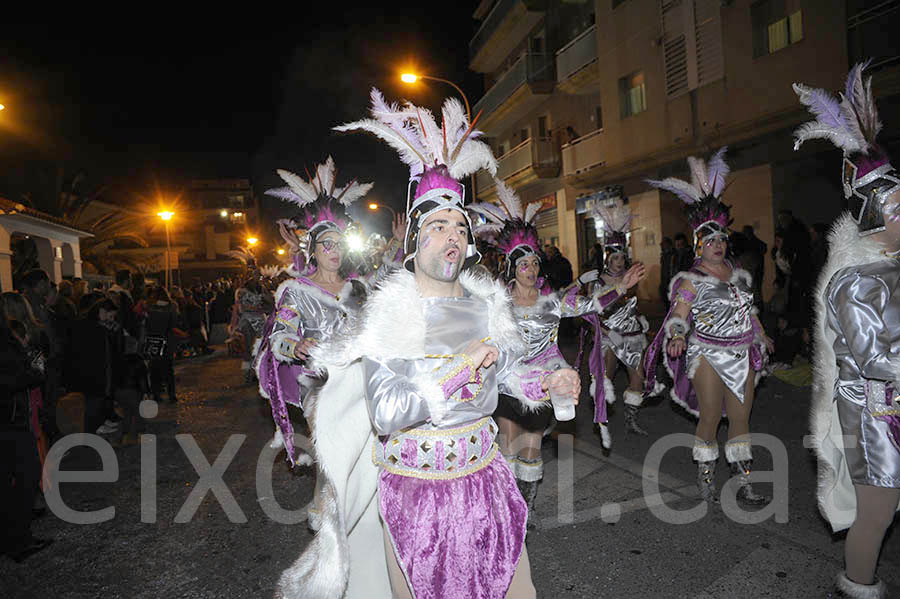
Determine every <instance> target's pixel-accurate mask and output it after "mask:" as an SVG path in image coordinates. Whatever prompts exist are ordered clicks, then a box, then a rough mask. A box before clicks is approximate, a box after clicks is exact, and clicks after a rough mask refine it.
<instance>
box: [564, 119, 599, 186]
mask: <svg viewBox="0 0 900 599" xmlns="http://www.w3.org/2000/svg"><path fill="white" fill-rule="evenodd" d="M605 142H606V139H605V138H604V137H603V129H597V130H596V131H592V132H590V133H588V134H587V135H585V136H583V137H579V138H578V139H575V140H573V141H571V142H569V143H567V144H566V145H564V146H563V147H562V164H563V166H562V170H563V176H564V177H568V176H569V175H577V174H580V173H583V172H585V171H587V170H589V169H591V168H594V167H595V166H600V165H601V164H603V163H604V162H606V156H605V155H604V150H605V148H604V144H605Z"/></svg>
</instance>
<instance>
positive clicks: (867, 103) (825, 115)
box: [794, 60, 900, 235]
mask: <svg viewBox="0 0 900 599" xmlns="http://www.w3.org/2000/svg"><path fill="white" fill-rule="evenodd" d="M869 62H870V61H868V60H867V61H866V62H861V63H857V64H855V65H854V66H853V68H852V69H850V72H849V73H848V74H847V83H846V86H845V88H844V92H843V93H840V94H839V95H840V100H838V98H835V97H834V96H832V95H831V94H830V93H829V92H827V91H825V90H823V89H814V88H811V87H807V86H806V85H803V84H800V83H795V84H794V91H795V92H796V93H797V97H798V98H799V99H800V102H801V103H802V104H803V105H804V106H806V107H807V108H808V109H809V111H810V112H811V113H812V114H813V116H815V117H816V119H815V120H814V121H810V122H808V123H804V124H803V125H801V126H800V127H799V128H798V129H797V130H796V131H794V149H795V150H797V149H799V148H800V146H801V145H802V144H803V142H805V141H806V140H808V139H827V140H828V141H830V142H831V143H833V144H834V145H835V146H837V147H838V148H840V149H841V150H843V152H844V160H843V164H842V168H841V178H842V181H843V184H844V197H845V198H846V199H847V200H848V202H849V207H850V212H851V214H852V215H853V220H855V221H856V224H857V225H858V229H859V234H860V235H869V234H871V233H877V232H878V231H882V230H884V210H883V205H884V202H885V199H886V198H887V196H889V195H890V194H891V193H893V192H894V191H895V190H896V189H898V187H900V175H898V174H897V172H896V171H895V170H894V168H893V167H892V166H891V164H890V160H889V159H888V156H887V154H886V153H885V151H884V150H883V149H882V148H881V147H880V146H879V145H878V142H877V140H876V138H877V136H878V133H879V132H880V131H881V128H882V123H881V119H880V118H879V117H878V109H877V108H876V107H875V96H874V94H873V93H872V78H871V77H869V78H868V79H867V80H866V81H865V82H863V71H864V70H865V69H866V68H867V67H868V66H869Z"/></svg>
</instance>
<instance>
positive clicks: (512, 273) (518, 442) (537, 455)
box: [469, 180, 644, 518]
mask: <svg viewBox="0 0 900 599" xmlns="http://www.w3.org/2000/svg"><path fill="white" fill-rule="evenodd" d="M496 186H497V199H498V202H499V205H495V204H489V203H481V204H473V205H471V206H469V210H470V211H472V212H475V213H477V214H480V215H482V216H484V217H485V218H486V220H487V222H486V223H485V224H483V225H479V226H478V227H476V228H475V233H476V235H478V236H479V237H483V238H484V239H485V240H486V241H487V242H488V243H489V244H491V245H493V246H494V247H495V248H497V250H498V251H499V252H500V253H501V255H503V256H504V260H505V262H504V267H503V279H504V282H506V284H507V289H508V291H509V294H510V297H511V298H512V302H513V314H514V316H515V319H516V323H517V324H518V326H519V329H520V331H521V332H522V336H523V338H524V339H525V342H526V344H527V345H528V350H527V352H526V353H525V355H524V356H523V358H522V361H521V365H520V368H522V369H523V370H525V371H527V370H528V369H539V370H550V371H552V370H556V369H559V368H569V365H568V364H567V363H566V360H565V358H564V357H563V355H562V352H560V350H559V345H558V344H557V337H558V335H559V322H560V320H561V319H563V318H574V317H576V316H584V315H587V314H595V315H596V314H598V313H600V312H602V311H603V310H604V309H605V308H606V307H607V306H609V305H611V304H612V303H613V302H615V301H616V300H618V299H619V298H620V297H622V296H623V295H624V293H625V291H626V290H627V289H628V288H630V287H632V286H634V285H635V284H636V283H637V282H638V281H639V280H640V279H641V278H642V277H643V276H644V267H643V265H642V264H635V265H634V266H633V267H632V268H631V269H630V270H629V271H628V272H627V273H625V272H624V270H623V272H622V273H620V274H621V275H623V276H621V279H620V280H619V281H616V283H615V284H613V285H612V286H611V287H610V288H607V289H604V290H603V291H602V292H600V293H597V294H594V295H593V296H592V297H584V296H581V295H578V294H577V293H578V290H579V288H580V285H581V284H584V283H587V282H590V281H594V280H596V278H597V271H596V270H592V271H588V272H586V273H584V274H583V275H581V277H579V281H578V282H579V285H572V286H570V287H569V288H568V289H562V290H559V291H552V290H551V289H550V287H549V286H546V285H544V281H543V279H542V278H540V277H539V276H538V273H539V271H540V254H541V252H540V241H539V240H538V234H537V228H535V226H534V224H533V223H532V220H533V219H534V216H535V215H536V214H537V212H538V209H539V208H540V203H532V204H529V205H528V207H527V208H526V209H524V210H523V209H522V202H521V200H520V199H519V197H518V196H517V195H516V194H515V192H513V190H512V189H510V188H509V187H508V186H507V185H506V184H505V183H503V181H499V180H498V181H496ZM542 407H544V408H549V406H546V405H544V406H542ZM494 417H495V419H496V421H497V425H498V426H499V427H500V451H501V453H503V455H504V457H505V458H506V461H507V462H508V464H509V467H510V470H512V472H513V474H514V475H515V477H516V481H517V483H518V485H519V490H521V491H522V495H523V496H524V497H525V501H526V502H527V503H528V510H529V517H530V518H531V517H532V514H533V512H534V501H535V498H536V496H537V487H538V484H539V483H540V481H541V479H543V477H544V461H543V458H542V457H541V439H542V437H543V433H544V431H545V430H546V429H547V428H548V426H549V425H550V424H551V422H552V418H553V412H552V411H551V410H549V409H541V410H537V411H535V410H534V409H533V406H531V405H527V404H522V402H520V401H518V400H517V399H515V398H514V397H511V396H509V395H505V394H501V395H500V399H499V402H498V404H497V411H496V412H494ZM594 422H596V423H597V424H599V425H600V429H601V434H602V438H603V444H604V446H605V447H607V448H608V447H609V444H610V437H609V432H608V430H607V428H606V403H605V402H604V401H603V398H602V397H601V398H600V400H599V401H598V402H596V404H595V412H594Z"/></svg>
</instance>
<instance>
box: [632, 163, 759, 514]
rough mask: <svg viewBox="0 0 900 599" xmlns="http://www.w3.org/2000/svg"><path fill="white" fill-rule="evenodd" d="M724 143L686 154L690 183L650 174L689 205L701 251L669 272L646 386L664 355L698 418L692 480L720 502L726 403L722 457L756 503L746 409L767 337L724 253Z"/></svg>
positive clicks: (679, 397)
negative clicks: (708, 153) (702, 154)
mask: <svg viewBox="0 0 900 599" xmlns="http://www.w3.org/2000/svg"><path fill="white" fill-rule="evenodd" d="M725 150H726V148H721V149H720V150H719V151H718V152H716V153H715V154H714V155H713V156H712V157H711V158H710V160H709V163H708V164H707V163H706V162H704V161H703V160H701V159H699V158H694V157H691V158H688V164H689V165H690V170H691V183H687V182H685V181H681V180H680V179H676V178H674V177H670V178H668V179H665V180H663V181H649V183H650V184H651V185H653V186H655V187H659V188H660V189H665V190H668V191H672V192H673V193H675V194H676V195H678V197H679V198H681V199H682V200H683V201H685V203H686V204H687V213H688V222H689V223H690V225H691V227H692V228H693V230H694V239H695V247H696V251H697V253H698V255H699V258H698V260H697V261H695V263H694V266H693V268H691V269H690V270H688V271H683V272H680V273H678V274H677V275H676V276H675V277H674V278H673V279H672V284H671V288H670V290H669V295H670V297H671V305H672V307H671V309H670V310H669V313H668V315H667V316H666V319H665V321H664V322H663V326H662V328H661V329H660V331H659V333H658V334H657V336H656V338H655V339H654V340H653V343H652V344H651V345H650V347H649V349H648V350H647V355H646V357H645V380H646V382H645V388H646V389H648V390H651V389H653V387H654V386H655V382H656V363H657V360H658V359H659V358H660V357H662V358H663V359H664V360H665V365H666V369H667V370H668V371H669V374H670V375H671V376H672V379H673V384H672V389H671V397H672V400H673V401H675V402H676V403H677V404H679V405H681V406H682V407H683V408H685V409H686V410H687V411H688V412H689V413H690V414H692V415H693V416H696V417H697V418H698V422H697V429H696V432H695V439H694V448H693V457H694V460H695V461H696V462H697V487H698V489H699V491H700V496H701V497H702V498H703V499H704V500H706V501H709V502H713V503H715V502H718V496H717V493H716V483H715V469H716V462H717V461H718V459H719V444H718V441H717V439H716V437H717V432H718V428H719V422H720V421H721V419H722V414H723V408H724V413H725V414H726V415H727V416H728V442H727V443H726V444H725V459H726V460H727V461H728V463H729V465H730V467H731V475H732V477H734V478H736V479H737V482H738V491H737V498H738V499H739V500H741V501H743V502H745V503H750V504H761V503H766V502H767V501H768V498H767V497H766V496H764V495H761V494H760V493H757V492H756V491H755V490H754V489H753V487H752V486H751V484H750V466H751V462H752V459H753V457H752V450H751V443H750V410H751V408H752V407H753V398H754V393H755V389H756V383H757V382H758V379H759V378H760V376H761V374H762V371H763V368H764V366H765V361H766V356H767V351H771V348H772V341H771V340H770V339H769V338H768V337H767V336H766V334H765V332H764V331H763V328H762V325H761V324H760V322H759V318H758V317H757V315H756V308H755V307H754V306H753V281H752V277H751V276H750V273H748V272H747V271H745V270H742V269H740V268H735V267H733V266H732V265H731V263H730V262H729V261H728V260H727V259H726V257H725V255H726V250H727V247H728V226H729V225H730V224H731V216H730V210H731V207H730V206H727V205H725V204H723V203H721V202H719V195H720V194H721V193H722V191H723V190H724V188H725V179H726V177H727V176H728V172H729V169H728V165H727V164H726V163H725ZM663 354H665V355H663Z"/></svg>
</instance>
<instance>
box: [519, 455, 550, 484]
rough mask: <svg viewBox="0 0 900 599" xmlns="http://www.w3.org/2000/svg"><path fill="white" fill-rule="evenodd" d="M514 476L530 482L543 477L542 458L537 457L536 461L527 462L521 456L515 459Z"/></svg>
mask: <svg viewBox="0 0 900 599" xmlns="http://www.w3.org/2000/svg"><path fill="white" fill-rule="evenodd" d="M516 478H518V479H519V480H522V481H525V482H528V483H531V482H535V481H538V480H541V479H542V478H544V460H542V459H541V458H538V459H537V461H536V462H529V461H527V460H523V459H521V458H517V459H516Z"/></svg>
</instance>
